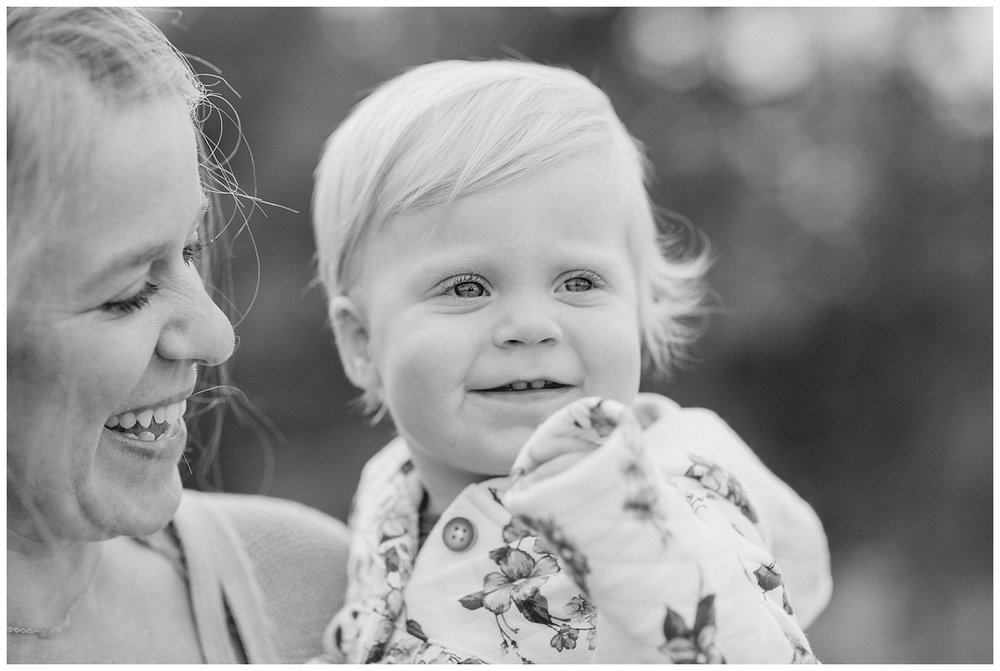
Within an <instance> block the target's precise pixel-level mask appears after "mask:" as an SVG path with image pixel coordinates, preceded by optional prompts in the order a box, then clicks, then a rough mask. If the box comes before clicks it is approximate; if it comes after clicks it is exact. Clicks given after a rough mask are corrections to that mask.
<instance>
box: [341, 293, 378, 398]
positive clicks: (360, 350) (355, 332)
mask: <svg viewBox="0 0 1000 671" xmlns="http://www.w3.org/2000/svg"><path fill="white" fill-rule="evenodd" d="M329 311H330V322H331V324H332V325H333V335H334V337H335V338H336V340H337V351H338V352H340V362H341V364H343V366H344V372H345V373H347V379H349V380H350V381H351V382H352V383H353V384H354V386H355V387H358V388H359V389H363V390H364V391H375V390H377V389H378V388H379V386H380V385H381V379H380V378H379V374H378V370H377V369H376V368H375V364H374V363H373V362H372V360H371V356H370V355H369V352H368V344H369V338H368V325H367V324H366V322H365V318H364V314H363V313H362V311H361V309H360V308H359V307H358V305H357V304H356V303H355V302H354V301H352V300H351V299H350V298H348V297H347V296H334V297H333V298H332V299H330V305H329Z"/></svg>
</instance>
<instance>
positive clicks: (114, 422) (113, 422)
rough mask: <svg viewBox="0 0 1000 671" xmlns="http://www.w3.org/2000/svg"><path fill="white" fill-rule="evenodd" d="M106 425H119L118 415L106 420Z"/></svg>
mask: <svg viewBox="0 0 1000 671" xmlns="http://www.w3.org/2000/svg"><path fill="white" fill-rule="evenodd" d="M104 426H106V427H108V428H109V429H112V428H114V427H116V426H118V418H117V417H108V418H107V419H106V420H104Z"/></svg>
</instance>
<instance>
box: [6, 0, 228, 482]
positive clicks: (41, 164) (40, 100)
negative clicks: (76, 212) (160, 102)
mask: <svg viewBox="0 0 1000 671" xmlns="http://www.w3.org/2000/svg"><path fill="white" fill-rule="evenodd" d="M164 98H166V99H179V100H182V101H183V102H184V104H185V105H186V106H187V109H188V112H189V115H190V118H191V123H192V125H193V126H194V128H195V131H196V137H197V139H198V152H199V170H200V173H201V181H202V187H203V189H204V190H205V191H206V192H207V193H208V194H209V197H210V199H211V200H212V201H213V207H212V208H210V212H209V215H208V216H206V217H205V221H204V222H203V228H204V230H202V231H200V236H201V238H202V239H203V240H217V239H218V238H219V237H220V236H221V235H222V232H223V230H224V229H225V228H227V226H226V224H227V222H225V221H223V219H224V217H223V215H222V214H221V208H220V207H219V196H220V195H226V196H239V195H241V194H240V192H239V189H238V187H237V185H236V182H235V179H234V178H233V175H232V173H230V172H229V170H228V169H227V167H226V161H227V157H226V156H222V155H221V152H220V148H219V147H218V144H217V143H216V142H213V141H211V140H210V139H208V138H207V137H206V136H205V134H204V132H203V128H202V126H203V124H204V121H205V120H206V119H208V118H210V117H211V116H212V114H214V113H219V114H220V116H225V114H223V113H222V112H220V111H219V110H218V108H217V107H216V106H215V104H214V103H213V100H212V99H213V98H217V96H216V94H213V93H212V92H211V91H210V90H209V89H208V88H207V87H206V86H204V85H203V84H202V81H201V79H200V78H199V76H198V75H197V74H196V73H195V72H194V70H193V69H192V67H191V65H190V63H189V62H188V60H187V59H186V58H185V57H184V56H183V55H182V54H181V53H180V52H178V51H177V49H176V48H174V46H173V45H172V44H171V43H170V42H169V41H168V40H167V38H166V36H165V35H164V34H163V33H162V32H161V31H160V30H159V28H157V27H156V26H155V25H154V24H153V23H152V22H150V21H149V20H148V19H147V18H146V17H144V16H143V15H142V14H141V13H139V12H138V11H136V10H135V9H131V8H123V7H18V8H8V9H7V278H8V284H7V286H8V306H9V305H10V300H11V298H12V297H17V296H18V295H19V292H20V291H21V290H22V289H23V288H24V283H25V282H27V281H28V280H27V278H28V276H29V274H28V273H27V272H25V271H26V266H27V264H30V263H31V262H32V261H31V259H32V258H33V254H32V252H33V247H34V246H35V245H38V244H39V243H40V241H42V240H44V239H45V238H46V237H47V236H53V235H55V236H57V235H59V234H60V227H61V226H64V225H65V222H66V220H67V217H66V216H65V215H66V213H68V212H72V211H73V209H74V208H77V207H79V204H80V202H81V199H82V198H84V197H85V196H86V193H87V190H88V188H87V183H86V176H87V173H88V160H89V157H90V155H91V153H92V152H91V147H92V146H93V144H94V143H95V142H97V141H99V140H100V138H99V137H97V135H96V129H97V128H98V121H100V120H101V119H102V117H103V118H106V117H107V116H108V115H109V112H115V111H120V110H125V109H129V108H130V107H132V106H135V105H138V104H141V103H143V102H147V101H150V100H157V99H164ZM152 132H155V130H154V131H152ZM220 247H223V245H214V246H213V247H212V249H213V251H214V250H218V249H219V248H220ZM216 256H217V257H218V258H217V261H224V258H223V256H222V254H218V253H216ZM218 270H219V269H218V268H217V269H216V271H217V272H216V274H217V275H220V276H221V277H223V278H228V273H227V272H224V271H223V272H221V273H219V272H218ZM201 272H202V276H203V279H204V280H205V282H206V285H208V286H212V287H214V284H213V283H212V279H211V278H212V274H213V271H212V268H211V264H210V263H208V258H207V255H206V257H205V261H204V262H203V263H202V265H201ZM213 290H214V291H216V292H217V293H218V294H221V295H222V296H223V298H225V297H226V296H227V295H228V293H229V292H228V291H226V290H222V291H219V290H218V289H213ZM224 308H231V306H229V305H225V306H224ZM8 313H9V308H8ZM226 375H227V373H226V371H225V369H224V368H223V367H215V368H214V369H213V376H214V377H216V378H220V379H221V380H224V379H225V378H226ZM196 400H201V399H196ZM205 400H206V402H207V403H208V404H209V405H215V404H217V401H214V400H209V399H205ZM216 424H217V425H221V417H220V418H218V419H217V420H216ZM217 429H218V426H217V427H215V429H213V432H217ZM206 442H207V443H208V444H207V447H208V449H207V452H208V453H211V452H212V450H213V449H214V447H215V446H216V445H215V442H216V441H213V440H212V439H211V438H210V439H209V440H208V441H206ZM209 456H210V454H209ZM207 461H211V459H207ZM199 476H200V477H203V474H199Z"/></svg>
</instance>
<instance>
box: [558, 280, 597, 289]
mask: <svg viewBox="0 0 1000 671" xmlns="http://www.w3.org/2000/svg"><path fill="white" fill-rule="evenodd" d="M563 286H564V287H566V291H589V290H591V289H593V288H594V283H593V282H591V281H590V280H589V279H588V278H586V277H573V278H571V279H568V280H566V281H565V282H563Z"/></svg>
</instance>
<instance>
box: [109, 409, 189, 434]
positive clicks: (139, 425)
mask: <svg viewBox="0 0 1000 671" xmlns="http://www.w3.org/2000/svg"><path fill="white" fill-rule="evenodd" d="M186 409H187V401H181V402H180V403H171V404H170V405H165V406H162V407H158V408H146V409H145V410H141V411H139V412H123V413H122V414H120V415H114V416H113V417H109V418H108V419H107V421H106V422H104V426H105V427H107V428H109V429H111V430H112V431H117V432H119V433H124V434H125V435H126V436H128V437H129V438H136V439H138V440H143V441H154V440H159V439H160V438H162V437H163V436H165V435H167V433H168V431H167V430H168V429H169V428H170V426H171V425H172V424H173V423H174V422H176V421H177V419H178V418H179V417H183V416H184V411H185V410H186Z"/></svg>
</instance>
